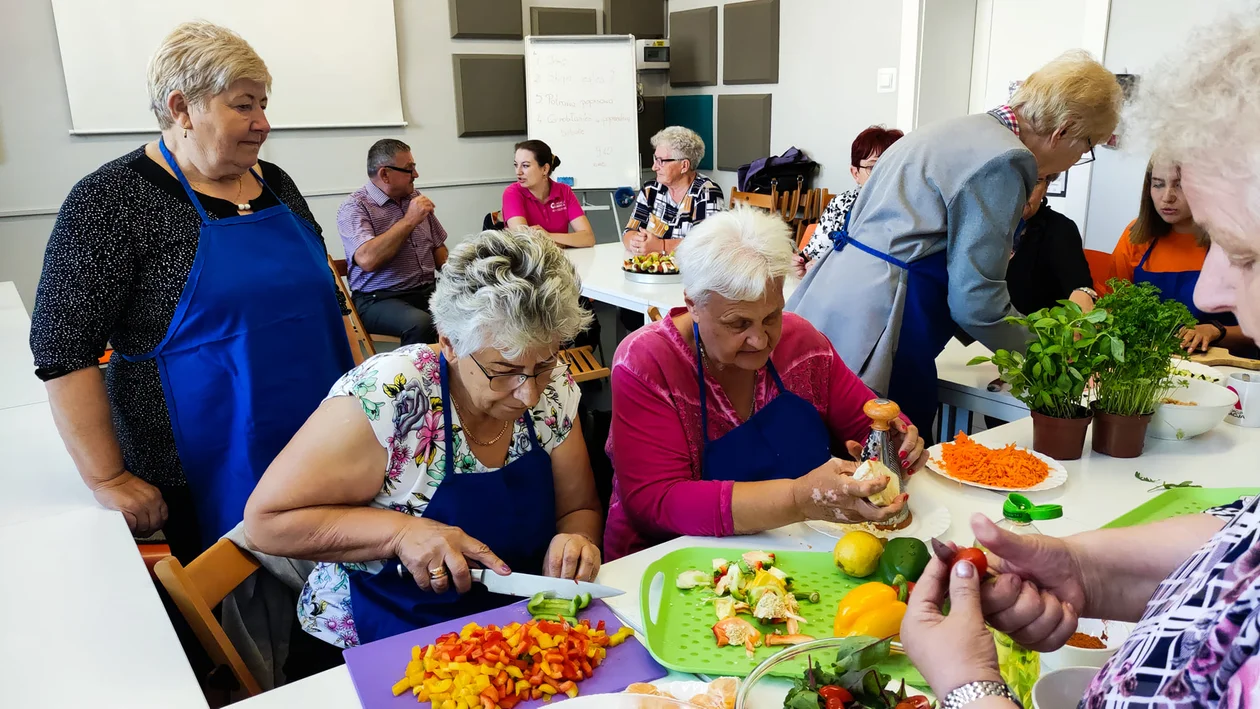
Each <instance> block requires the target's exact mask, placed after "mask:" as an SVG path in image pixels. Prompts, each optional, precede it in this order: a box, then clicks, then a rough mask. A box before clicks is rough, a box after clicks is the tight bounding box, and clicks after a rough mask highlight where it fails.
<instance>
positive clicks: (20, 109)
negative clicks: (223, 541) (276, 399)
mask: <svg viewBox="0 0 1260 709" xmlns="http://www.w3.org/2000/svg"><path fill="white" fill-rule="evenodd" d="M794 1H795V0H789V2H794ZM523 5H524V7H523V10H522V12H523V14H524V21H525V27H526V28H528V27H529V8H530V6H531V5H539V6H548V7H557V6H561V7H588V8H596V9H598V10H599V26H600V27H602V26H603V10H602V8H603V2H602V0H524V3H523ZM394 11H395V15H396V17H397V31H396V38H395V36H393V35H390V36H384V37H382V38H381V39H382V41H395V39H396V41H397V42H398V60H399V65H400V72H401V81H402V98H403V112H404V116H405V118H406V120H407V121H408V123H409V125H408V126H407V128H405V129H399V130H392V131H382V130H372V129H351V130H335V131H333V130H312V131H277V132H274V133H273V134H272V135H271V137H270V138H269V139H268V141H267V144H266V145H265V146H264V148H263V158H264V159H266V160H270V161H273V162H276V163H277V164H279V165H280V166H281V167H283V168H284V169H285V170H286V171H288V172H289V174H290V175H292V176H293V178H294V180H295V181H296V182H297V184H298V186H299V187H300V188H301V189H302V191H303V193H304V194H306V195H307V198H308V201H309V202H310V205H311V209H312V211H314V213H315V217H316V219H317V220H318V221H319V222H320V224H321V225H322V226H323V227H324V231H325V236H326V240H327V242H328V247H329V251H330V252H331V253H333V254H334V255H335V256H337V257H340V256H341V255H342V248H341V243H340V239H339V238H338V237H337V234H336V213H337V207H338V205H339V204H340V203H341V201H342V200H343V199H344V198H345V195H346V194H347V193H349V192H350V191H352V190H354V189H357V188H358V187H359V186H360V185H362V184H363V182H364V181H365V180H366V179H367V178H366V175H365V172H364V161H365V158H366V153H367V149H368V146H370V145H371V144H372V142H373V141H375V140H377V139H378V138H383V137H396V138H400V139H402V140H404V141H406V142H407V143H409V144H410V145H411V146H412V148H413V150H414V152H415V154H416V158H417V161H418V162H419V165H420V168H419V169H420V173H421V174H420V180H419V182H418V183H417V184H418V185H419V187H420V188H421V189H422V190H423V191H425V192H426V193H427V194H429V195H430V196H431V198H432V199H433V201H434V203H435V204H436V205H437V214H438V217H439V218H440V219H441V220H442V222H443V224H444V225H445V226H446V228H447V230H448V231H449V232H450V233H451V234H452V235H453V236H454V237H456V238H460V237H462V236H464V235H467V234H470V233H473V232H475V231H478V230H480V227H481V220H482V217H483V216H484V215H485V213H486V212H488V211H491V210H493V209H496V208H497V206H498V204H499V197H500V194H501V193H502V190H503V186H504V185H505V184H507V182H508V181H510V180H511V179H512V145H513V144H514V143H515V142H517V141H519V140H522V139H523V136H505V137H495V138H472V139H469V138H459V137H457V134H456V124H455V103H454V95H455V94H454V78H453V72H452V68H451V54H453V53H478V52H486V53H517V52H523V44H524V43H523V42H513V41H490V40H452V39H451V37H450V17H449V6H448V2H447V0H396V1H395V7H394ZM789 27H790V25H788V24H785V25H784V28H785V33H787V32H788V28H789ZM527 33H528V29H527ZM312 51H318V48H317V47H313V48H312ZM263 58H264V59H266V57H263ZM107 80H108V77H102V81H107ZM328 90H329V91H337V92H340V93H343V94H344V95H345V98H346V100H348V101H352V100H354V87H353V86H330V87H328ZM69 129H70V113H69V105H68V102H67V98H66V90H65V79H64V77H63V75H62V71H61V60H60V55H59V53H58V45H57V34H56V29H55V27H54V24H53V14H52V7H51V5H50V3H49V2H48V0H21V1H16V0H15V1H5V2H0V281H8V280H11V281H14V282H16V284H17V287H18V291H19V293H20V294H21V296H22V299H23V300H24V301H25V303H26V305H27V307H28V308H29V307H31V305H32V303H33V302H34V295H35V286H36V284H37V282H38V279H39V272H40V268H41V265H42V262H43V253H44V247H45V245H46V244H47V241H48V234H49V232H50V231H51V230H52V226H53V221H54V218H55V215H56V210H57V208H58V207H59V206H60V204H61V201H62V199H63V198H64V197H65V195H66V193H67V192H68V191H69V190H70V188H71V187H72V186H73V185H74V183H75V182H77V181H78V180H79V179H80V178H82V177H83V176H84V175H86V174H88V173H89V172H91V171H93V170H95V169H96V168H97V167H99V166H100V165H101V164H102V163H105V162H107V161H109V160H111V159H113V158H115V157H118V156H119V155H122V154H124V153H126V152H128V151H130V150H132V149H134V148H136V147H138V146H139V145H140V144H141V143H143V142H145V141H147V140H150V139H151V138H152V137H153V136H145V135H127V136H98V137H71V136H70V135H69V134H68V131H69ZM590 197H591V198H592V199H596V198H597V195H594V194H592V195H590ZM119 208H120V209H125V208H126V205H119ZM591 217H592V222H593V224H595V226H596V231H597V233H599V234H600V235H601V239H613V238H616V234H615V233H614V232H613V231H612V222H611V216H610V213H609V212H592V213H591Z"/></svg>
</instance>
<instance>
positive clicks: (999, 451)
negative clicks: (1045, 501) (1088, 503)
mask: <svg viewBox="0 0 1260 709" xmlns="http://www.w3.org/2000/svg"><path fill="white" fill-rule="evenodd" d="M927 467H928V469H929V470H931V471H932V472H934V473H936V474H937V475H940V476H941V477H943V478H947V479H949V480H953V481H954V482H959V483H962V484H963V485H970V486H972V487H978V488H982V489H985V490H997V491H998V492H1037V491H1040V490H1050V489H1052V488H1056V487H1059V486H1060V485H1062V484H1063V483H1065V482H1067V477H1068V476H1067V469H1066V468H1064V467H1063V464H1062V463H1060V462H1059V461H1057V460H1055V459H1054V458H1051V457H1050V456H1048V455H1042V454H1041V453H1038V452H1037V451H1033V450H1029V449H1027V448H1024V447H1023V446H1017V445H1014V444H1007V445H1005V446H1002V447H1001V448H990V447H988V446H986V445H984V444H982V443H979V442H977V441H975V440H973V439H972V438H971V437H970V436H968V435H967V434H965V433H959V434H958V436H956V437H955V438H954V440H953V441H951V442H949V443H938V444H936V445H934V446H932V447H931V448H929V449H928V463H927Z"/></svg>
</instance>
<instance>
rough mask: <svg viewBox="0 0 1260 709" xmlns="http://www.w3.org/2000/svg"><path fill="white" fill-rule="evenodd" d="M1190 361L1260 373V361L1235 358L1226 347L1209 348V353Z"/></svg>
mask: <svg viewBox="0 0 1260 709" xmlns="http://www.w3.org/2000/svg"><path fill="white" fill-rule="evenodd" d="M1190 361H1191V362H1198V363H1199V364H1206V365H1207V366H1209V367H1237V368H1239V369H1251V370H1257V371H1260V359H1246V358H1244V357H1235V356H1234V355H1232V354H1230V353H1229V350H1227V349H1225V348H1224V347H1212V348H1209V349H1208V351H1207V352H1204V353H1203V354H1197V355H1194V356H1193V357H1191V358H1190Z"/></svg>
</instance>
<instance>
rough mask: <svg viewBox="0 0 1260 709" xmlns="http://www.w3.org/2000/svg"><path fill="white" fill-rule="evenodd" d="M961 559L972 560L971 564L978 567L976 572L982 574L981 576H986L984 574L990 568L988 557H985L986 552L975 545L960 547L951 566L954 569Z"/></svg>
mask: <svg viewBox="0 0 1260 709" xmlns="http://www.w3.org/2000/svg"><path fill="white" fill-rule="evenodd" d="M960 561H968V562H971V565H972V566H974V567H976V572H977V573H978V574H979V575H980V578H984V574H985V573H986V572H987V571H988V570H989V560H988V558H987V557H985V555H984V552H982V551H980V550H979V549H976V548H975V547H967V548H966V549H959V550H958V554H957V555H956V556H955V557H954V561H953V563H951V564H950V565H949V568H950V569H953V568H954V566H955V565H957V564H958V562H960Z"/></svg>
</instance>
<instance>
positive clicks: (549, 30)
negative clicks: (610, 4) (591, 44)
mask: <svg viewBox="0 0 1260 709" xmlns="http://www.w3.org/2000/svg"><path fill="white" fill-rule="evenodd" d="M598 14H599V13H597V12H596V11H595V10H582V9H579V8H571V7H531V8H529V26H530V32H529V33H530V34H532V35H537V36H542V35H556V34H564V35H581V34H599V17H598Z"/></svg>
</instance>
